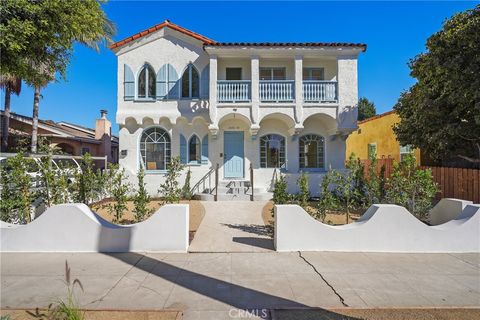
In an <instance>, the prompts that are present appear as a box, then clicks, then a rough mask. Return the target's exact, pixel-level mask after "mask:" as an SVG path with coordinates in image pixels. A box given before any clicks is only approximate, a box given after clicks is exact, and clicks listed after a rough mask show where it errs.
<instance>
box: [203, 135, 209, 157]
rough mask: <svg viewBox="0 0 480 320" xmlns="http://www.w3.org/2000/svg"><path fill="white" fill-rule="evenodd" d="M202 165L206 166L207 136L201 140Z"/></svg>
mask: <svg viewBox="0 0 480 320" xmlns="http://www.w3.org/2000/svg"><path fill="white" fill-rule="evenodd" d="M202 164H208V134H206V135H205V137H203V139H202Z"/></svg>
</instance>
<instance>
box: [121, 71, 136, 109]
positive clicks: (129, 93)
mask: <svg viewBox="0 0 480 320" xmlns="http://www.w3.org/2000/svg"><path fill="white" fill-rule="evenodd" d="M134 98H135V77H134V76H133V71H132V69H131V68H130V67H129V66H128V65H126V64H124V65H123V100H125V101H127V100H133V99H134Z"/></svg>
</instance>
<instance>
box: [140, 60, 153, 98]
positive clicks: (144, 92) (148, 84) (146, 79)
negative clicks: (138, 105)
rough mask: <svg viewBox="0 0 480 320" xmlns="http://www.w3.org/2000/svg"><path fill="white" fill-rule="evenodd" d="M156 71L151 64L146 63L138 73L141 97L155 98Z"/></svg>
mask: <svg viewBox="0 0 480 320" xmlns="http://www.w3.org/2000/svg"><path fill="white" fill-rule="evenodd" d="M155 89H156V88H155V71H153V68H152V67H151V66H150V65H148V64H147V65H145V66H144V67H143V68H142V70H141V71H140V74H139V75H138V92H137V96H138V98H139V99H155V94H156V93H155Z"/></svg>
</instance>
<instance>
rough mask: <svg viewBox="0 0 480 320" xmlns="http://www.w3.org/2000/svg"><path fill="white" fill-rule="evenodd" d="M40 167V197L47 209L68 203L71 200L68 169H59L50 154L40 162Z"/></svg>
mask: <svg viewBox="0 0 480 320" xmlns="http://www.w3.org/2000/svg"><path fill="white" fill-rule="evenodd" d="M39 166H40V171H39V172H40V182H41V189H40V196H41V197H42V199H43V201H44V203H45V204H46V206H47V207H51V206H52V205H55V204H61V203H67V202H69V199H70V196H69V194H70V191H69V186H68V174H67V170H68V169H69V168H68V167H63V168H61V169H57V168H56V167H54V165H53V162H52V156H51V155H50V154H49V155H47V156H45V157H42V158H41V159H40V161H39Z"/></svg>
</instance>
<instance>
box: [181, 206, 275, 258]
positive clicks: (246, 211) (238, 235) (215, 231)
mask: <svg viewBox="0 0 480 320" xmlns="http://www.w3.org/2000/svg"><path fill="white" fill-rule="evenodd" d="M266 203H267V201H218V202H214V201H204V202H202V204H203V206H204V207H205V217H204V218H203V220H202V223H201V224H200V227H199V228H198V230H197V232H196V233H195V237H194V238H193V241H192V243H191V244H190V247H189V251H190V252H265V251H271V250H273V240H272V238H271V232H272V230H270V228H268V227H267V226H265V224H264V223H263V220H262V209H263V207H264V206H265V204H266Z"/></svg>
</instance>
